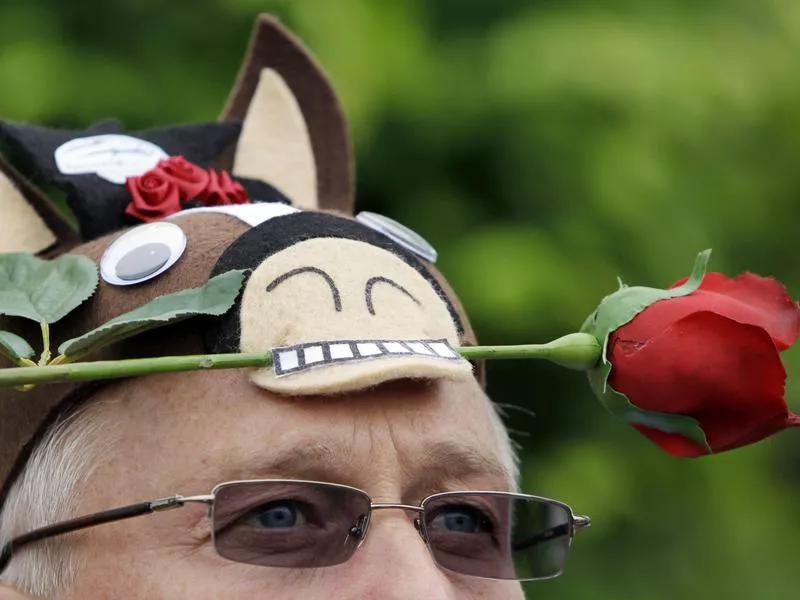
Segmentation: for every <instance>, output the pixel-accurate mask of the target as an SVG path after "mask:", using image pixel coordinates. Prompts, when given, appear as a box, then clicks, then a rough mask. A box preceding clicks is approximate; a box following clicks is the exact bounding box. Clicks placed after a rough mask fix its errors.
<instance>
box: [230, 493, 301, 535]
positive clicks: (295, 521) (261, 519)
mask: <svg viewBox="0 0 800 600" xmlns="http://www.w3.org/2000/svg"><path fill="white" fill-rule="evenodd" d="M242 520H243V521H244V522H245V523H247V524H248V525H251V526H253V527H263V528H265V529H289V528H291V527H297V526H299V525H305V524H306V515H305V513H304V511H303V507H302V506H301V503H300V502H297V501H296V500H277V501H275V502H270V503H269V504H264V505H262V506H259V507H258V508H256V509H254V510H252V511H250V512H249V513H248V514H247V515H245V517H244V518H243V519H242Z"/></svg>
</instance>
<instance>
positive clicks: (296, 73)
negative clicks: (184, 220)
mask: <svg viewBox="0 0 800 600" xmlns="http://www.w3.org/2000/svg"><path fill="white" fill-rule="evenodd" d="M263 69H274V70H275V71H277V72H278V74H279V75H280V76H281V77H282V78H283V79H284V80H285V81H286V83H287V85H288V86H289V89H291V90H292V93H293V94H294V96H295V98H296V99H297V102H298V104H299V105H300V110H301V111H302V112H303V117H304V119H305V121H306V125H307V126H308V131H309V135H310V137H311V147H312V150H313V152H314V160H315V162H316V167H317V194H318V198H319V206H320V208H327V209H336V210H339V211H342V212H344V213H346V214H351V215H352V214H353V199H354V195H355V169H354V166H353V148H352V143H351V141H350V135H349V133H348V129H347V121H346V119H345V116H344V112H343V111H342V107H341V105H340V104H339V100H338V99H337V97H336V94H335V92H334V91H333V88H332V86H331V84H330V82H329V81H328V78H327V76H326V75H325V74H324V72H323V70H322V68H321V67H320V66H319V64H318V63H317V61H316V60H315V59H314V58H313V57H312V56H311V55H310V54H309V53H308V52H307V51H306V50H305V48H304V47H303V44H302V42H301V41H300V40H299V39H297V38H296V37H295V36H294V35H293V34H291V33H290V32H289V31H287V30H286V29H285V28H284V27H283V26H282V25H281V24H280V22H279V21H278V20H277V19H275V18H274V17H272V16H269V15H261V16H259V17H258V19H257V20H256V24H255V28H254V30H253V35H252V37H251V38H250V45H249V47H248V49H247V55H246V56H245V60H244V62H243V63H242V67H241V69H240V71H239V75H238V77H237V79H236V83H235V84H234V87H233V91H232V92H231V95H230V97H229V98H228V102H227V104H226V106H225V110H224V112H223V115H222V118H223V119H225V120H237V121H241V120H243V119H244V118H245V116H246V115H247V108H248V106H249V105H250V101H251V99H252V97H253V94H254V93H255V91H256V87H257V86H258V81H259V76H260V74H261V71H262V70H263ZM225 168H226V169H230V168H231V164H227V165H225Z"/></svg>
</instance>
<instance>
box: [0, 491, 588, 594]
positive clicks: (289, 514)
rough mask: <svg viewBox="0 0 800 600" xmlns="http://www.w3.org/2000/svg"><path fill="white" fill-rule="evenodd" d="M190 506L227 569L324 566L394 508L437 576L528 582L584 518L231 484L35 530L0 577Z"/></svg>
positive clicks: (518, 499) (454, 501)
mask: <svg viewBox="0 0 800 600" xmlns="http://www.w3.org/2000/svg"><path fill="white" fill-rule="evenodd" d="M192 503H199V504H205V505H208V506H209V516H210V518H211V524H212V539H213V543H214V548H215V549H216V551H217V553H218V554H219V555H220V556H222V557H223V558H226V559H228V560H231V561H234V562H239V563H246V564H251V565H261V566H265V567H288V568H316V567H330V566H333V565H338V564H341V563H344V562H346V561H347V560H349V559H350V558H351V557H352V556H353V554H354V553H355V551H356V550H357V549H358V548H359V546H360V545H361V544H362V543H363V542H364V539H365V538H366V535H367V531H368V530H369V526H370V522H371V519H372V513H373V512H374V511H376V510H383V509H399V510H404V511H407V512H410V513H414V514H415V518H414V526H415V527H416V529H417V531H418V532H419V535H420V537H421V538H422V540H423V541H424V542H425V544H426V545H427V546H428V549H429V550H430V553H431V556H432V557H433V560H434V562H435V563H436V564H437V565H438V566H439V567H440V568H443V569H446V570H449V571H453V572H455V573H460V574H463V575H471V576H475V577H482V578H487V579H512V580H520V581H531V580H536V579H549V578H552V577H556V576H558V575H559V574H560V573H561V572H562V570H563V568H564V565H565V563H566V559H567V553H568V551H569V547H570V544H571V542H572V538H573V535H574V533H575V531H576V530H577V529H581V528H583V527H588V526H589V524H590V519H589V518H588V517H585V516H579V515H575V514H574V513H573V512H572V509H571V508H570V507H569V506H567V505H566V504H563V503H561V502H557V501H555V500H549V499H547V498H540V497H538V496H529V495H526V494H514V493H510V492H488V491H487V492H483V491H481V492H478V491H476V492H444V493H440V494H434V495H432V496H428V497H427V498H425V499H424V500H423V501H422V502H421V503H420V504H419V505H411V504H383V503H373V502H372V499H371V498H370V497H369V496H368V495H367V494H366V493H365V492H363V491H361V490H359V489H356V488H353V487H350V486H346V485H340V484H334V483H322V482H316V481H299V480H292V479H272V480H252V481H233V482H229V483H222V484H220V485H218V486H216V487H215V488H214V489H213V490H212V492H211V494H210V495H205V496H170V497H167V498H161V499H158V500H153V501H151V502H143V503H140V504H133V505H130V506H124V507H121V508H116V509H113V510H108V511H104V512H101V513H96V514H93V515H89V516H85V517H80V518H77V519H72V520H70V521H65V522H63V523H59V524H56V525H51V526H49V527H44V528H42V529H37V530H35V531H32V532H30V533H27V534H25V535H22V536H19V537H17V538H15V539H13V540H11V541H10V542H9V543H8V544H6V545H5V546H4V547H3V548H2V550H1V551H0V572H2V571H3V570H4V569H5V567H6V566H7V565H8V563H9V561H10V560H11V557H12V555H13V554H14V553H15V552H17V551H18V550H20V549H21V548H23V547H25V546H27V545H28V544H31V543H33V542H36V541H40V540H44V539H47V538H51V537H54V536H58V535H62V534H65V533H69V532H73V531H78V530H81V529H85V528H87V527H94V526H95V525H101V524H104V523H110V522H114V521H121V520H123V519H129V518H132V517H137V516H140V515H144V514H148V513H154V512H160V511H164V510H169V509H173V508H180V507H182V506H185V505H186V504H192Z"/></svg>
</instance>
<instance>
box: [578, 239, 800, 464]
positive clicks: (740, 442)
mask: <svg viewBox="0 0 800 600" xmlns="http://www.w3.org/2000/svg"><path fill="white" fill-rule="evenodd" d="M709 255H710V251H706V252H704V253H701V254H700V255H699V256H698V260H697V263H696V264H695V269H694V271H693V273H692V276H691V277H690V278H689V279H687V280H683V281H679V282H678V283H676V284H675V285H674V286H673V287H672V288H671V289H669V290H659V289H655V288H646V287H627V286H622V287H621V289H619V290H618V291H616V292H614V293H613V294H611V295H610V296H607V297H606V298H605V299H604V300H603V302H602V303H601V304H600V306H599V307H598V308H597V310H596V311H595V312H594V313H593V314H592V315H591V316H590V317H589V319H587V321H586V323H585V324H584V326H583V328H582V331H584V332H588V333H592V334H594V335H595V336H596V337H597V339H598V341H599V342H600V344H601V346H602V348H603V354H602V359H601V361H600V362H599V363H598V366H597V367H596V368H595V369H593V370H592V371H590V373H589V380H590V383H591V385H592V389H593V390H594V392H595V394H596V395H597V397H598V398H599V399H600V401H601V402H602V403H603V404H604V405H605V406H606V407H607V408H608V409H609V410H610V411H611V412H612V413H614V414H615V415H617V416H618V417H621V418H622V419H624V420H626V421H627V422H629V423H630V424H631V425H632V426H633V427H635V428H636V429H637V430H638V431H639V432H641V433H642V434H644V435H645V436H647V437H648V438H649V439H651V440H652V441H653V442H655V443H656V444H658V445H659V446H660V447H661V448H663V449H664V450H666V451H667V452H669V453H670V454H672V455H674V456H684V457H696V456H701V455H705V454H712V453H718V452H724V451H725V450H731V449H733V448H738V447H740V446H744V445H747V444H751V443H753V442H756V441H758V440H761V439H763V438H765V437H767V436H770V435H772V434H774V433H777V432H778V431H781V430H783V429H786V428H788V427H800V417H798V416H797V415H795V414H793V413H792V412H790V411H789V409H788V407H787V405H786V401H785V400H784V398H783V395H784V384H785V381H786V371H785V370H784V367H783V364H782V363H781V359H780V354H779V353H780V352H782V351H783V350H785V349H787V348H788V347H790V346H791V345H792V344H793V343H794V341H795V339H796V338H797V334H798V324H799V323H800V309H799V308H798V304H797V302H795V301H794V300H792V299H791V297H790V296H789V295H788V293H787V292H786V289H785V288H784V286H783V285H781V284H780V283H779V282H778V281H776V280H774V279H771V278H765V277H760V276H758V275H754V274H752V273H745V274H743V275H740V276H739V277H736V278H735V279H730V278H728V277H726V276H724V275H722V274H720V273H708V274H705V266H706V263H707V262H708V257H709Z"/></svg>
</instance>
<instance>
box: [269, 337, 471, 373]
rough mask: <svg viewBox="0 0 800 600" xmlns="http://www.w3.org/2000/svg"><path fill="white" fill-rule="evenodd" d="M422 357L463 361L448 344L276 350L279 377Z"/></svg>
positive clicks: (366, 343) (362, 343)
mask: <svg viewBox="0 0 800 600" xmlns="http://www.w3.org/2000/svg"><path fill="white" fill-rule="evenodd" d="M398 355H403V356H419V357H425V358H430V359H434V360H436V359H438V360H458V359H459V358H460V356H459V354H458V352H456V351H455V350H454V349H453V347H452V346H451V345H450V343H449V342H448V341H447V340H336V341H332V342H310V343H306V344H298V345H296V346H287V347H282V348H275V349H274V350H273V351H272V364H273V367H274V369H275V376H276V377H280V376H283V375H291V374H293V373H300V372H302V371H305V370H306V369H310V368H312V367H322V366H325V365H333V364H341V363H346V362H354V361H360V360H368V359H373V360H375V359H380V358H391V357H392V356H398Z"/></svg>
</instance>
